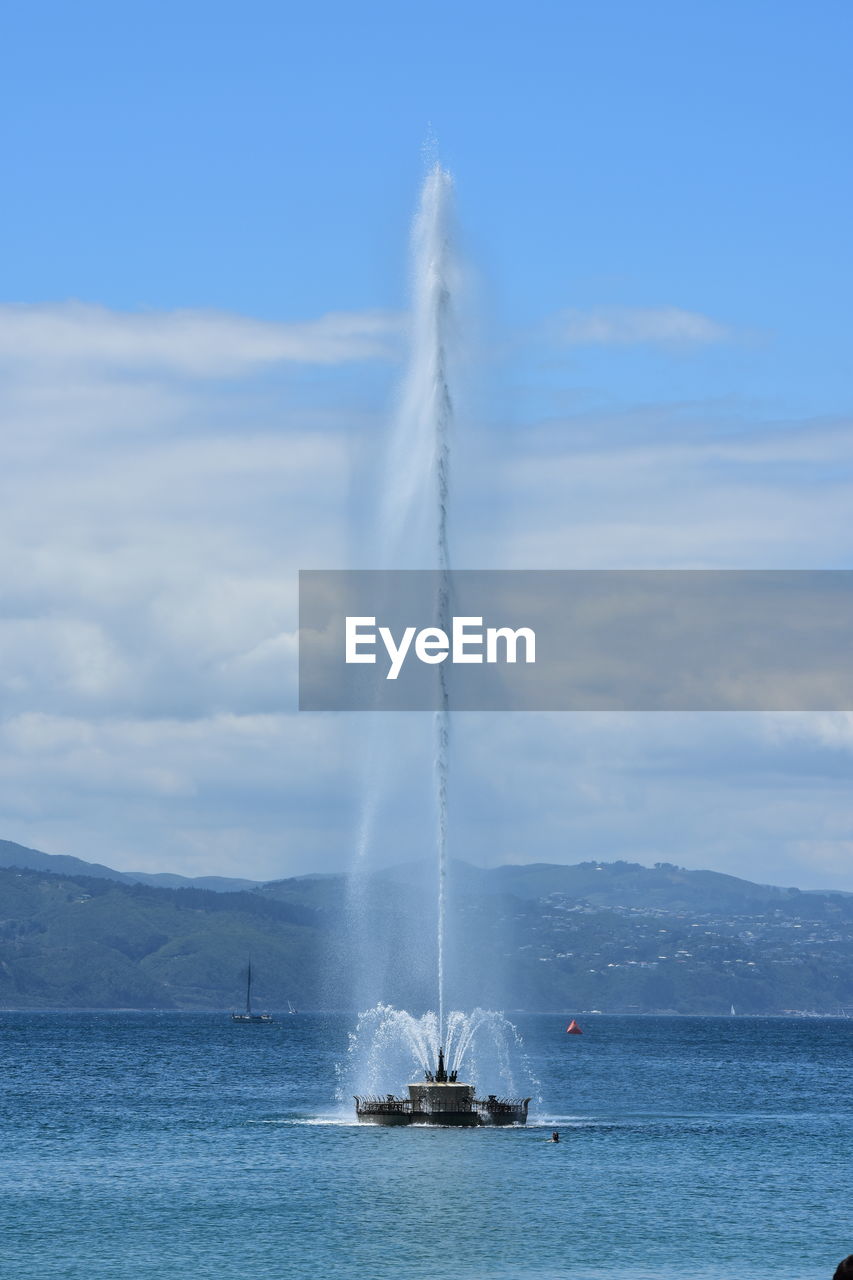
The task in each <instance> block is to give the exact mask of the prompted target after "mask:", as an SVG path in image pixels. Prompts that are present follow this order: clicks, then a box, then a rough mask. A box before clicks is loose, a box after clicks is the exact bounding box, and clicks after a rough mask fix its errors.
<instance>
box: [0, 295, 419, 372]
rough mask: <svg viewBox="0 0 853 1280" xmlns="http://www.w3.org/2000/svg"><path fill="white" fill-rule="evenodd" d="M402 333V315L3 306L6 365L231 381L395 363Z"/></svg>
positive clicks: (1, 353) (1, 341)
mask: <svg viewBox="0 0 853 1280" xmlns="http://www.w3.org/2000/svg"><path fill="white" fill-rule="evenodd" d="M400 329H401V320H400V317H399V316H395V315H392V314H391V313H390V312H384V311H364V312H332V313H329V314H328V315H325V316H321V317H320V318H319V319H317V320H307V321H302V322H300V323H294V324H280V323H274V322H272V321H266V320H256V319H253V318H251V317H248V316H238V315H233V314H229V313H227V312H220V311H191V310H180V311H147V312H146V311H141V312H130V311H111V310H109V309H108V308H106V307H100V306H94V305H92V304H89V303H79V302H67V303H49V304H43V305H29V304H26V305H25V304H12V305H10V304H6V305H4V306H0V361H2V362H10V363H11V362H14V363H16V364H18V365H20V364H25V365H30V366H32V365H38V366H44V365H49V366H52V367H55V368H56V367H60V368H62V367H64V368H77V369H79V368H81V367H82V368H99V369H111V370H114V371H137V372H138V371H140V370H151V369H155V370H159V371H161V372H168V373H173V374H182V375H186V376H190V377H196V378H223V377H225V378H228V377H235V376H239V375H240V374H243V373H246V372H249V371H251V370H252V369H257V368H260V367H263V366H264V365H271V364H281V363H301V364H320V365H334V364H344V363H348V362H351V361H358V360H384V359H388V358H389V357H390V356H391V355H392V354H393V343H394V339H395V338H396V337H397V336H398V335H399V332H400Z"/></svg>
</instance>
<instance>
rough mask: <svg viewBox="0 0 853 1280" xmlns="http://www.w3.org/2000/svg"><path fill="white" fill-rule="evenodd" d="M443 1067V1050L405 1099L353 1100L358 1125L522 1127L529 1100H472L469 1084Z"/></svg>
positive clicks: (390, 1094) (389, 1097) (389, 1095)
mask: <svg viewBox="0 0 853 1280" xmlns="http://www.w3.org/2000/svg"><path fill="white" fill-rule="evenodd" d="M456 1075H457V1073H456V1072H455V1071H450V1072H448V1071H447V1069H446V1068H445V1065H444V1049H443V1048H442V1049H439V1051H438V1066H437V1068H436V1070H435V1072H434V1073H433V1072H432V1071H425V1072H424V1079H423V1080H419V1081H416V1082H415V1083H414V1084H410V1085H409V1096H408V1098H397V1097H395V1095H394V1094H393V1093H388V1094H386V1095H385V1097H384V1098H366V1097H356V1100H355V1112H356V1115H357V1116H358V1120H359V1123H360V1124H385V1125H400V1124H437V1125H453V1126H455V1127H459V1126H462V1127H469V1128H470V1127H473V1126H475V1125H486V1124H488V1125H506V1124H526V1123H527V1107H528V1104H529V1102H530V1099H529V1098H498V1097H497V1096H496V1095H495V1094H493V1093H490V1094H489V1095H488V1097H487V1098H475V1097H474V1093H475V1089H474V1086H473V1085H472V1084H463V1083H462V1082H460V1081H459V1080H457V1078H456Z"/></svg>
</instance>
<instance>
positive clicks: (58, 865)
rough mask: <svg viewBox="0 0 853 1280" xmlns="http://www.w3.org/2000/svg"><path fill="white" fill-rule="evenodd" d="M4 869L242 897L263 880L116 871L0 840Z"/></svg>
mask: <svg viewBox="0 0 853 1280" xmlns="http://www.w3.org/2000/svg"><path fill="white" fill-rule="evenodd" d="M0 867H21V868H22V870H24V871H49V872H52V873H53V874H54V875H66V876H92V877H94V878H95V879H101V878H103V879H105V880H122V881H123V882H124V883H125V884H152V885H156V886H159V887H160V888H163V889H180V888H182V887H186V888H193V889H211V890H212V891H213V892H214V893H238V892H240V890H242V889H255V888H258V887H259V885H260V884H261V883H262V881H260V880H239V879H233V878H231V877H230V876H180V875H173V874H171V873H169V872H168V871H163V872H160V873H159V874H151V873H149V872H146V871H115V870H113V868H112V867H105V866H103V864H102V863H100V862H84V861H83V859H82V858H72V857H70V856H69V855H68V854H64V853H42V852H41V851H40V850H39V849H28V848H27V846H26V845H23V844H15V842H14V841H13V840H0Z"/></svg>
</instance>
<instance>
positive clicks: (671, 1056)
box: [0, 1013, 853, 1280]
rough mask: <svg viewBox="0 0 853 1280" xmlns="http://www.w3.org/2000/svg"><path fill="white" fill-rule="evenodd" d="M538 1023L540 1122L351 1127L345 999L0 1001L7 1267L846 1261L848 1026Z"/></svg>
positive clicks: (45, 1276) (524, 1027) (851, 1136)
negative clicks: (308, 1004)
mask: <svg viewBox="0 0 853 1280" xmlns="http://www.w3.org/2000/svg"><path fill="white" fill-rule="evenodd" d="M518 1021H519V1026H520V1029H521V1031H522V1034H523V1035H524V1038H525V1043H526V1048H527V1052H528V1054H529V1057H530V1061H531V1064H532V1067H533V1070H534V1071H535V1073H536V1075H537V1077H538V1078H539V1080H540V1081H541V1092H542V1098H541V1102H538V1103H536V1104H534V1109H533V1115H532V1118H531V1123H530V1125H529V1126H528V1127H527V1128H526V1129H509V1130H489V1129H483V1130H444V1129H426V1128H410V1129H382V1128H373V1127H361V1128H360V1127H358V1126H357V1125H355V1124H354V1123H353V1122H352V1120H353V1117H352V1115H351V1112H350V1109H349V1104H348V1103H347V1104H340V1103H337V1102H336V1101H335V1100H334V1090H335V1086H336V1074H335V1065H336V1063H337V1062H340V1061H341V1060H342V1059H343V1058H344V1057H345V1054H346V1046H347V1033H348V1032H349V1031H350V1030H351V1028H352V1019H350V1018H348V1017H344V1016H337V1015H336V1016H321V1015H308V1014H298V1015H295V1016H292V1017H287V1016H285V1017H283V1018H281V1019H280V1020H279V1021H278V1022H277V1023H276V1024H274V1025H273V1026H269V1027H266V1026H240V1025H235V1024H232V1023H231V1022H230V1021H229V1020H228V1019H227V1017H225V1016H219V1015H211V1014H172V1013H163V1014H134V1013H4V1014H0V1053H2V1057H0V1222H2V1231H0V1275H2V1276H3V1277H12V1278H14V1280H53V1278H54V1277H56V1278H58V1277H62V1278H63V1280H125V1278H126V1277H133V1280H172V1278H173V1277H184V1276H188V1277H189V1276H191V1277H198V1278H199V1280H214V1278H215V1280H268V1278H269V1280H271V1278H273V1277H275V1278H278V1277H282V1278H284V1277H287V1278H288V1280H290V1278H295V1280H309V1278H311V1280H314V1278H315V1277H317V1278H318V1280H319V1277H327V1276H333V1277H348V1278H349V1277H353V1278H358V1280H361V1278H363V1280H404V1278H405V1280H421V1278H424V1280H425V1278H426V1277H430V1280H432V1278H433V1277H453V1278H454V1280H486V1278H487V1277H513V1278H518V1280H522V1278H524V1280H527V1278H528V1277H531V1278H532V1277H535V1278H537V1280H562V1278H563V1277H565V1278H568V1277H571V1280H605V1277H606V1278H607V1280H610V1278H611V1277H614V1276H623V1275H625V1276H631V1277H633V1278H634V1280H675V1278H676V1277H678V1280H684V1278H685V1277H690V1278H691V1280H712V1278H713V1280H752V1278H753V1277H755V1278H756V1280H757V1277H766V1276H768V1275H772V1276H774V1277H776V1278H781V1280H829V1277H831V1275H832V1272H833V1270H834V1267H835V1264H836V1263H837V1261H838V1260H839V1258H841V1257H842V1256H844V1255H845V1254H847V1253H850V1252H853V1210H852V1209H851V1206H853V1194H851V1193H853V1187H852V1186H851V1183H852V1182H853V1178H851V1172H850V1171H851V1151H852V1150H853V1141H852V1140H853V1021H832V1020H825V1021H824V1020H785V1019H767V1020H762V1019H749V1018H737V1019H735V1018H731V1019H707V1018H702V1019H700V1018H696V1019H692V1018H616V1017H604V1016H591V1017H588V1018H587V1019H585V1020H582V1025H583V1026H584V1032H585V1034H584V1035H583V1036H567V1035H566V1034H565V1021H564V1020H561V1019H560V1018H558V1017H546V1016H537V1017H523V1018H520V1019H519V1020H518ZM478 1083H479V1084H480V1085H481V1087H483V1088H485V1087H487V1086H488V1082H487V1081H482V1082H478ZM554 1127H558V1128H559V1129H560V1132H561V1136H562V1141H561V1142H560V1143H559V1144H558V1145H553V1144H551V1143H548V1142H547V1141H546V1139H547V1137H548V1136H549V1135H550V1132H551V1129H552V1128H554Z"/></svg>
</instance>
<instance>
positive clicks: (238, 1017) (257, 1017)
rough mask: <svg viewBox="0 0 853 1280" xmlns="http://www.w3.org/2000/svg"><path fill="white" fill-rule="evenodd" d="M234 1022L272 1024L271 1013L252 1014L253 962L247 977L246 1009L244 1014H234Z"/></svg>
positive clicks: (232, 1019) (232, 1016)
mask: <svg viewBox="0 0 853 1280" xmlns="http://www.w3.org/2000/svg"><path fill="white" fill-rule="evenodd" d="M231 1021H232V1022H272V1014H271V1013H252V962H251V960H250V961H249V971H248V973H247V975H246V1008H245V1010H244V1011H243V1012H242V1013H232V1014H231Z"/></svg>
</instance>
